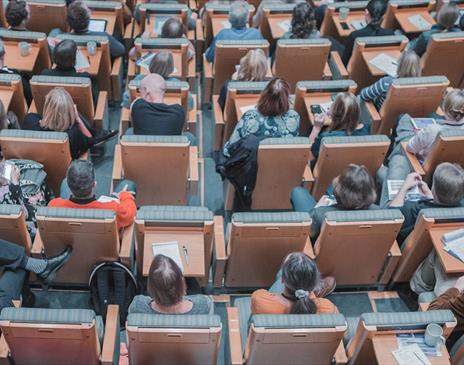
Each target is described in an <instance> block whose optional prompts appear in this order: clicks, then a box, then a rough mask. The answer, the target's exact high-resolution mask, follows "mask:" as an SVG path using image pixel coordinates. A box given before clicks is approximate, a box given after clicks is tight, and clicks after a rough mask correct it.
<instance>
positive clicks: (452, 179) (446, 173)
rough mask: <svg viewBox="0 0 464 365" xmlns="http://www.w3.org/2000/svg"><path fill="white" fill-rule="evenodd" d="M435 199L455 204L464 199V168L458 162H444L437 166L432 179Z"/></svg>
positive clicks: (443, 202)
mask: <svg viewBox="0 0 464 365" xmlns="http://www.w3.org/2000/svg"><path fill="white" fill-rule="evenodd" d="M432 194H433V200H435V202H437V203H439V204H443V205H450V206H455V205H458V204H459V202H460V201H461V200H462V199H464V170H463V168H462V167H461V166H459V165H458V164H452V163H449V162H443V163H441V164H439V165H438V166H437V168H436V169H435V172H434V173H433V179H432Z"/></svg>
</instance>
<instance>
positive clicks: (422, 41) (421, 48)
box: [411, 33, 427, 57]
mask: <svg viewBox="0 0 464 365" xmlns="http://www.w3.org/2000/svg"><path fill="white" fill-rule="evenodd" d="M411 48H412V50H413V51H414V52H416V53H417V55H418V56H419V57H422V55H423V54H424V53H425V50H426V49H427V39H426V36H425V34H424V33H422V34H421V35H420V36H419V37H418V38H417V39H416V42H415V43H414V44H413V45H412V47H411Z"/></svg>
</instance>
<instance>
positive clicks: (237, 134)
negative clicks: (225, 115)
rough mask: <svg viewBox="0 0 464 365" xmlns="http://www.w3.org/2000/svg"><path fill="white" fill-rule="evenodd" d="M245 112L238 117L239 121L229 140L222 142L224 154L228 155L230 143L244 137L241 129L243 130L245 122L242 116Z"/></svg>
mask: <svg viewBox="0 0 464 365" xmlns="http://www.w3.org/2000/svg"><path fill="white" fill-rule="evenodd" d="M246 114H247V113H245V114H244V115H242V118H240V120H239V122H238V123H237V125H236V126H235V129H234V131H233V132H232V134H231V135H230V138H229V140H228V141H227V142H226V143H225V144H224V150H223V153H224V156H229V147H230V145H231V144H234V143H235V142H238V141H239V140H240V138H243V137H245V135H246V134H244V133H242V130H244V129H245V127H246V122H245V120H244V118H243V117H244V116H245V115H246Z"/></svg>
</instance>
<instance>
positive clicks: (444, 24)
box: [408, 3, 461, 57]
mask: <svg viewBox="0 0 464 365" xmlns="http://www.w3.org/2000/svg"><path fill="white" fill-rule="evenodd" d="M458 18H459V8H458V6H457V5H456V4H454V3H447V4H444V5H443V6H442V7H441V8H440V10H439V11H438V13H437V15H436V20H437V24H434V25H432V28H430V30H427V31H425V32H423V33H422V34H421V35H420V36H419V37H417V38H416V39H415V40H413V41H411V42H410V43H409V45H408V48H409V49H412V50H414V52H416V53H417V54H418V55H419V57H422V55H423V54H424V53H425V51H426V50H427V45H428V43H429V40H430V37H431V36H432V34H435V33H443V32H460V31H461V29H460V28H459V27H458V26H457V25H456V21H457V20H458Z"/></svg>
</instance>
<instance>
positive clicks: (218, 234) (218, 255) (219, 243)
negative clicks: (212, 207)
mask: <svg viewBox="0 0 464 365" xmlns="http://www.w3.org/2000/svg"><path fill="white" fill-rule="evenodd" d="M214 252H215V260H216V261H215V262H214V270H213V286H214V287H215V288H220V287H222V279H223V278H224V273H225V270H226V264H227V259H228V258H227V253H226V241H225V238H224V218H223V217H222V216H215V217H214Z"/></svg>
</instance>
